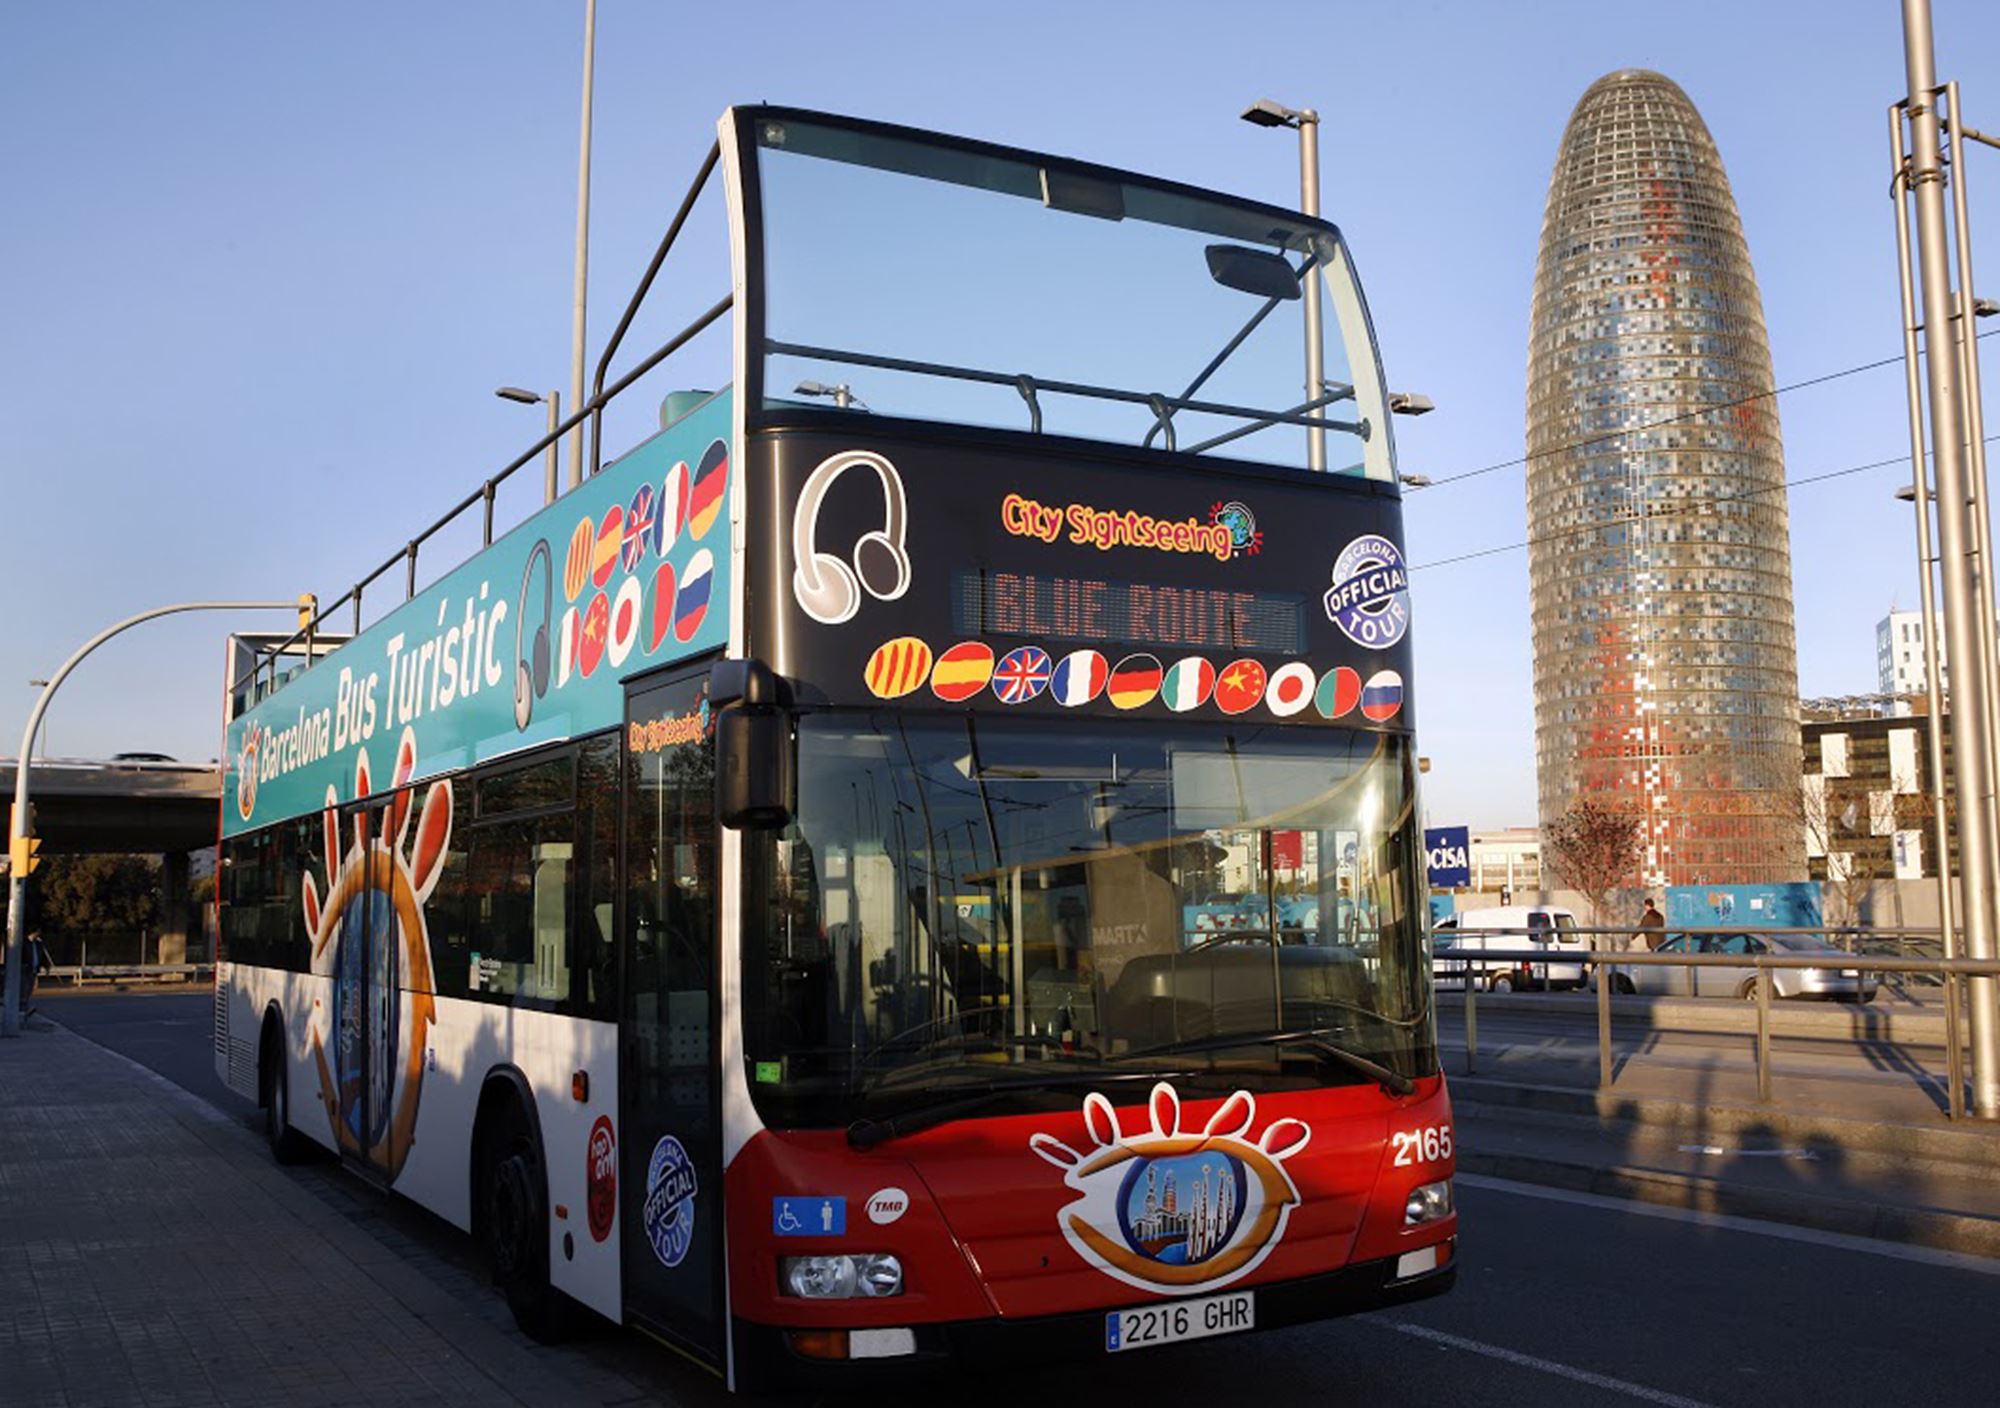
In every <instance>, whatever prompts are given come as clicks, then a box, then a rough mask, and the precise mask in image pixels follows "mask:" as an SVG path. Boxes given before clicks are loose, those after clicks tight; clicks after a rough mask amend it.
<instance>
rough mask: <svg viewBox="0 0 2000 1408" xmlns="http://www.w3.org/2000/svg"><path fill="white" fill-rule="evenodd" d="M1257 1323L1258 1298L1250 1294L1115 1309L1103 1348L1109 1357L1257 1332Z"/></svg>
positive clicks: (1106, 1324)
mask: <svg viewBox="0 0 2000 1408" xmlns="http://www.w3.org/2000/svg"><path fill="white" fill-rule="evenodd" d="M1256 1324H1257V1297H1256V1295H1255V1293H1254V1292H1251V1291H1238V1292H1236V1293H1234V1294H1233V1295H1221V1296H1203V1297H1202V1298H1201V1299H1200V1300H1177V1301H1171V1302H1169V1303H1167V1304H1165V1305H1147V1306H1141V1307H1140V1308H1139V1309H1137V1310H1114V1311H1111V1312H1110V1313H1109V1314H1107V1315H1106V1316H1105V1317H1104V1349H1105V1352H1106V1353H1107V1354H1116V1353H1117V1352H1118V1351H1120V1350H1123V1349H1151V1348H1152V1347H1153V1346H1154V1345H1161V1344H1178V1343H1179V1342H1180V1341H1182V1340H1203V1339H1207V1338H1208V1337H1209V1336H1210V1335H1233V1334H1235V1333H1236V1332H1237V1331H1238V1330H1249V1329H1254V1328H1256Z"/></svg>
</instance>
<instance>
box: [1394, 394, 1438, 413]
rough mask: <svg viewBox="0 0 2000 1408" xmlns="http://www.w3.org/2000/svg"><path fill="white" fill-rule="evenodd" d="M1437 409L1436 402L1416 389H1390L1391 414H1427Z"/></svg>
mask: <svg viewBox="0 0 2000 1408" xmlns="http://www.w3.org/2000/svg"><path fill="white" fill-rule="evenodd" d="M1436 409H1437V402H1435V401H1433V400H1432V399H1431V398H1430V397H1428V396H1425V395H1423V394H1422V393H1420V392H1416V391H1391V392H1390V393H1389V414H1390V415H1392V416H1427V415H1429V414H1430V413H1431V412H1432V411H1434V410H1436Z"/></svg>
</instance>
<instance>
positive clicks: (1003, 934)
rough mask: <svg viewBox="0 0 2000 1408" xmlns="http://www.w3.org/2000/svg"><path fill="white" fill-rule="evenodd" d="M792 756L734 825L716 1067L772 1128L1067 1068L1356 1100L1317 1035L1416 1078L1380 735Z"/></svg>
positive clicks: (989, 736)
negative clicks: (774, 804) (753, 810)
mask: <svg viewBox="0 0 2000 1408" xmlns="http://www.w3.org/2000/svg"><path fill="white" fill-rule="evenodd" d="M798 758H799V763H798V766H799V791H798V797H799V808H798V813H797V820H796V821H795V823H794V824H793V825H792V826H790V827H788V828H787V829H786V830H785V831H784V832H783V833H778V834H773V833H746V836H745V861H744V885H745V896H744V910H743V914H744V939H743V952H742V962H743V968H744V972H743V992H744V1008H745V1032H744V1047H745V1058H746V1060H747V1061H748V1062H749V1065H750V1072H749V1073H750V1076H751V1089H752V1092H753V1096H754V1098H755V1099H756V1101H757V1103H758V1104H759V1106H760V1107H761V1108H762V1109H763V1110H764V1113H765V1116H766V1118H767V1119H770V1120H771V1121H772V1122H773V1123H776V1124H780V1125H788V1126H799V1125H804V1126H839V1125H844V1124H847V1123H849V1122H851V1121H854V1120H857V1119H869V1118H878V1117H881V1116H884V1115H891V1114H897V1113H901V1112H905V1111H908V1110H911V1109H913V1108H921V1107H922V1106H924V1105H925V1104H926V1103H930V1104H935V1103H936V1102H937V1101H939V1100H949V1099H953V1098H956V1095H962V1094H963V1093H964V1092H965V1091H966V1090H967V1089H968V1088H972V1089H977V1090H982V1091H984V1090H988V1089H991V1088H993V1087H996V1086H997V1087H1004V1090H1003V1091H1002V1094H1003V1095H1004V1094H1006V1093H1007V1092H1014V1091H1019V1092H1021V1094H1022V1097H1023V1098H1029V1097H1031V1096H1033V1095H1036V1094H1039V1093H1042V1092H1047V1091H1049V1090H1052V1089H1059V1088H1062V1087H1063V1086H1064V1085H1065V1084H1066V1083H1067V1082H1071V1081H1074V1080H1076V1079H1077V1078H1078V1077H1079V1076H1080V1075H1084V1074H1086V1073H1087V1074H1089V1075H1090V1076H1091V1077H1092V1078H1093V1079H1098V1080H1103V1079H1105V1078H1117V1077H1119V1076H1124V1075H1130V1076H1132V1077H1134V1078H1139V1079H1143V1078H1145V1077H1146V1076H1147V1075H1148V1073H1151V1072H1155V1071H1159V1072H1167V1071H1171V1072H1173V1073H1175V1075H1176V1077H1177V1078H1178V1079H1182V1080H1193V1081H1195V1083H1196V1084H1197V1086H1199V1084H1200V1081H1201V1079H1202V1077H1203V1076H1204V1075H1208V1076H1212V1078H1213V1079H1214V1080H1215V1081H1217V1082H1226V1083H1227V1084H1228V1086H1229V1088H1231V1089H1234V1088H1237V1087H1246V1088H1251V1089H1297V1088H1308V1087H1315V1086H1321V1085H1341V1084H1350V1083H1355V1082H1360V1083H1364V1084H1365V1083H1367V1082H1368V1080H1369V1077H1368V1076H1367V1075H1366V1074H1362V1073H1360V1071H1359V1070H1358V1069H1357V1068H1356V1067H1354V1066H1353V1065H1351V1064H1343V1063H1342V1062H1340V1061H1339V1060H1337V1059H1330V1058H1329V1056H1328V1053H1327V1052H1326V1051H1325V1049H1324V1047H1325V1046H1326V1045H1328V1044H1331V1045H1335V1046H1338V1047H1340V1048H1342V1049H1344V1050H1346V1051H1348V1052H1351V1053H1355V1054H1358V1055H1360V1056H1362V1057H1364V1058H1365V1059H1367V1060H1368V1061H1372V1062H1374V1063H1376V1064H1377V1065H1379V1066H1382V1067H1387V1068H1388V1069H1389V1070H1390V1071H1392V1072H1394V1073H1396V1074H1397V1075H1398V1076H1405V1077H1415V1076H1420V1075H1426V1074H1429V1073H1431V1072H1433V1071H1435V1069H1436V1048H1435V1037H1434V1034H1433V1032H1432V1027H1431V1016H1430V1008H1429V992H1430V981H1429V973H1428V970H1427V968H1426V966H1425V965H1426V963H1427V958H1426V956H1425V954H1424V951H1423V946H1422V924H1421V922H1420V917H1421V910H1422V906H1423V890H1422V887H1421V884H1420V880H1421V876H1420V874H1419V873H1418V871H1417V870H1416V868H1415V861H1416V857H1417V856H1419V854H1420V851H1419V849H1418V847H1417V844H1416V833H1415V825H1416V822H1415V817H1414V812H1413V806H1412V798H1413V796H1414V787H1413V779H1412V777H1411V768H1410V758H1409V753H1408V744H1407V741H1406V740H1404V739H1402V738H1400V737H1396V736H1391V735H1385V734H1376V735H1370V734H1362V733H1358V732H1349V731H1346V730H1339V729H1286V728H1278V727H1270V726H1263V727H1260V726H1256V725H1251V724H1241V725H1234V726H1231V727H1228V728H1214V727H1207V728H1196V727H1186V726H1181V725H1174V724H1160V725H1151V724H1140V723H1130V724H1124V725H1120V726H1117V727H1107V728H1094V729H1090V730H1080V729H1076V728H1074V727H1065V726H1063V724H1062V723H1061V722H1059V721H1055V720H1048V721H1033V720H1025V719H1022V720H1012V719H1006V720H991V719H979V718H974V717H968V716H958V717H945V716H922V715H916V714H900V713H898V714H892V713H880V714H848V713H821V714H813V715H808V716H806V717H804V718H803V719H801V720H800V724H799V752H798ZM1306 1032H1316V1033H1317V1034H1318V1043H1317V1047H1316V1046H1315V1043H1314V1042H1312V1041H1304V1042H1301V1041H1297V1040H1294V1041H1293V1042H1292V1043H1289V1044H1280V1043H1267V1042H1263V1041H1261V1040H1259V1039H1260V1038H1263V1037H1267V1036H1271V1035H1275V1034H1279V1033H1289V1034H1292V1036H1293V1037H1294V1038H1295V1039H1296V1038H1297V1037H1299V1036H1300V1035H1302V1034H1303V1033H1306ZM1239 1034H1240V1035H1242V1036H1243V1037H1244V1038H1245V1040H1244V1041H1243V1042H1241V1043H1237V1042H1231V1041H1229V1040H1227V1038H1228V1037H1231V1036H1234V1035H1239ZM1219 1037H1220V1038H1223V1040H1221V1041H1218V1040H1217V1038H1219Z"/></svg>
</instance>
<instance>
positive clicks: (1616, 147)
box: [1527, 70, 1805, 887]
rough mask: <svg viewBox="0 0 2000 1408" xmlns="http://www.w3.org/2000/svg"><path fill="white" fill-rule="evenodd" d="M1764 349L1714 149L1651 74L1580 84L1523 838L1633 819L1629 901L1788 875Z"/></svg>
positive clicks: (1537, 497)
mask: <svg viewBox="0 0 2000 1408" xmlns="http://www.w3.org/2000/svg"><path fill="white" fill-rule="evenodd" d="M1773 386H1774V382H1773V378H1772V372H1771V357H1770V350H1769V345H1768V343H1767V341H1766V338H1765V332H1764V318H1763V310H1762V306H1761V303H1760V301H1759V298H1758V293H1757V285H1756V281H1755V278H1754V276H1753V274H1752V271H1751V267H1750V254H1749V249H1748V247H1747V246H1746V244H1745V242H1744V238H1743V230H1742V225H1741V222H1740V221H1739V219H1738V217H1737V212H1736V202H1735V198H1734V196H1733V195H1732V194H1731V192H1730V188H1729V180H1728V177H1727V176H1726V175H1725V174H1724V171H1723V167H1722V159H1721V157H1720V156H1719V155H1718V154H1717V152H1716V147H1715V143H1714V141H1713V140H1712V139H1711V138H1710V136H1709V133H1708V129H1707V128H1706V127H1705V126H1704V125H1703V123H1702V120H1701V116H1700V114H1698V113H1697V112H1696V111H1695V109H1694V106H1693V104H1692V103H1690V102H1689V101H1688V98H1687V95H1686V94H1685V93H1683V92H1682V91H1681V90H1680V89H1679V88H1678V87H1677V86H1675V85H1674V84H1673V83H1672V82H1671V81H1669V80H1668V79H1666V78H1664V77H1662V76H1661V75H1659V74H1657V73H1649V72H1645V71H1642V70H1624V71H1621V72H1618V73H1613V74H1609V75H1607V76H1605V77H1604V78H1601V79H1599V80H1598V81H1597V82H1596V83H1594V84H1592V85H1591V86H1590V88H1589V90H1588V91H1586V92H1585V93H1584V95H1583V98H1582V99H1581V101H1579V102H1578V103H1577V106H1576V110H1575V112H1574V113H1572V114H1571V117H1570V121H1569V126H1568V128H1567V130H1566V131H1565V132H1564V134H1563V139H1562V145H1561V149H1560V151H1559V152H1558V154H1557V157H1556V165H1555V172H1554V175H1553V177H1552V178H1551V180H1550V182H1549V195H1548V205H1547V211H1546V214H1545V216H1544V219H1543V224H1542V236H1541V252H1540V257H1539V260H1538V263H1537V267H1536V271H1535V293H1534V307H1533V317H1532V329H1531V340H1530V345H1529V357H1528V407H1527V435H1528V454H1529V461H1528V470H1527V491H1528V537H1529V549H1528V553H1529V556H1528V571H1529V591H1530V599H1531V606H1532V612H1533V621H1532V626H1533V639H1534V680H1535V686H1534V687H1535V749H1536V764H1537V770H1538V781H1539V792H1540V799H1539V800H1540V812H1541V820H1542V823H1543V824H1544V825H1547V824H1548V823H1550V822H1552V821H1554V820H1555V819H1556V818H1558V817H1560V816H1561V815H1562V814H1563V813H1564V812H1566V811H1567V810H1568V809H1569V808H1570V807H1571V806H1572V805H1574V804H1575V803H1577V802H1579V801H1582V800H1584V799H1592V800H1595V801H1598V802H1600V803H1603V804H1606V805H1609V806H1611V807H1613V808H1615V809H1619V810H1628V811H1630V812H1632V813H1633V814H1634V815H1636V816H1638V817H1639V818H1640V819H1641V821H1642V824H1643V826H1644V830H1645V842H1646V851H1645V858H1644V861H1643V872H1642V874H1641V875H1640V876H1638V877H1635V880H1636V881H1637V882H1638V883H1641V884H1644V885H1646V886H1647V887H1653V886H1660V885H1666V884H1724V883H1760V882H1778V881H1788V880H1797V879H1801V878H1803V876H1804V870H1805V852H1804V847H1803V845H1802V842H1801V836H1800V828H1799V825H1798V818H1797V813H1798V806H1799V799H1798V783H1797V780H1796V779H1797V778H1798V777H1799V775H1800V766H1799V746H1800V744H1799V725H1798V719H1799V713H1798V669H1797V660H1796V648H1795V642H1794V635H1793V615H1792V580H1791V561H1790V558H1789V555H1788V554H1789V539H1788V530H1787V524H1786V506H1785V491H1784V473H1785V471H1784V455H1783V451H1782V447H1781V445H1780V441H1779V432H1778V416H1777V406H1776V402H1775V401H1774V400H1773V399H1772V395H1771V393H1772V390H1773Z"/></svg>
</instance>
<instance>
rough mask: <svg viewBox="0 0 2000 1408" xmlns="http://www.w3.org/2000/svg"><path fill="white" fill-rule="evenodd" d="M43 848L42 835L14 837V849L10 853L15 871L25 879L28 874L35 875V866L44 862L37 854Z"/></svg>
mask: <svg viewBox="0 0 2000 1408" xmlns="http://www.w3.org/2000/svg"><path fill="white" fill-rule="evenodd" d="M41 849H42V838H41V837H39V836H16V837H15V838H14V845H13V849H12V851H11V852H10V853H9V859H10V860H11V861H12V862H13V873H14V874H16V875H18V876H20V877H21V878H22V879H24V880H25V879H26V878H27V877H28V876H30V875H33V874H34V873H35V867H36V866H38V865H40V864H41V863H42V861H41V857H40V856H39V855H38V854H36V853H37V852H39V851H40V850H41Z"/></svg>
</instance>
